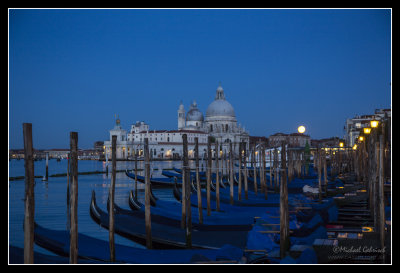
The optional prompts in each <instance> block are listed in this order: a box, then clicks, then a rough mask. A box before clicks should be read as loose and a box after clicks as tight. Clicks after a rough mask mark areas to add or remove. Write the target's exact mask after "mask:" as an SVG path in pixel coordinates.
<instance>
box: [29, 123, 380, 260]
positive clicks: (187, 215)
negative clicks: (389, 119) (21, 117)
mask: <svg viewBox="0 0 400 273" xmlns="http://www.w3.org/2000/svg"><path fill="white" fill-rule="evenodd" d="M382 126H384V125H382ZM383 131H384V130H383V129H382V132H383ZM23 136H24V152H25V218H24V263H34V261H33V243H34V238H33V236H34V208H35V203H34V165H33V143H32V124H31V123H24V124H23ZM182 139H183V162H182V164H183V166H182V174H183V176H182V219H181V227H182V228H183V229H185V230H186V245H187V248H191V247H192V242H191V229H192V222H191V217H192V216H191V201H190V195H191V181H190V177H191V176H190V168H189V163H188V162H189V157H188V141H187V135H186V134H183V135H182ZM385 139H386V138H385V136H384V135H383V134H379V131H378V130H375V131H373V132H372V134H371V135H370V136H369V137H368V138H367V140H366V141H365V142H363V144H362V145H361V147H360V148H359V149H357V150H356V151H353V150H344V151H340V150H339V151H336V152H335V153H332V151H331V152H330V154H329V156H330V166H331V177H334V176H336V175H340V174H343V173H344V172H355V174H356V176H357V181H363V182H364V183H365V184H366V185H367V189H368V192H369V206H370V208H371V210H372V212H373V215H374V223H375V228H376V230H378V231H380V234H381V243H382V244H384V228H385V226H384V225H385V222H384V203H383V200H384V198H383V183H384V182H383V181H384V177H385V173H384V168H383V167H384V164H385V163H384V162H385V160H386V161H387V160H388V155H387V150H388V149H387V145H388V144H387V143H385ZM207 147H208V151H207V154H208V156H207V170H206V177H207V184H206V191H207V215H208V216H209V215H211V178H212V170H216V172H215V173H216V181H217V183H216V206H217V207H216V209H217V211H219V210H220V199H219V195H220V183H219V181H220V179H222V176H223V172H222V175H221V177H220V169H221V170H223V161H222V162H221V166H220V165H219V153H218V152H216V153H215V155H216V156H215V168H213V167H212V150H211V137H209V138H208V144H207ZM281 147H282V148H281V151H280V153H281V155H287V156H281V158H280V160H279V157H278V150H277V149H276V148H275V149H274V150H273V152H272V150H271V151H270V181H269V184H270V187H272V188H274V189H275V191H276V192H277V191H278V190H279V192H280V246H281V257H284V256H285V253H286V251H287V250H288V247H289V210H288V188H287V183H288V182H289V183H290V181H292V180H293V179H294V177H295V176H297V177H302V178H303V177H304V175H308V161H307V155H306V154H305V153H304V151H300V150H293V149H292V150H290V149H288V150H286V143H285V142H282V146H281ZM385 147H386V152H385ZM219 148H220V146H219V143H218V141H216V142H215V151H219ZM229 148H230V150H229V160H227V157H226V156H225V157H223V158H222V157H221V159H225V170H226V173H225V176H226V177H227V178H228V177H229V179H228V180H229V186H230V203H231V204H233V203H234V187H233V186H234V183H233V181H234V175H235V169H234V153H233V151H232V143H230V147H229ZM258 149H259V150H258V151H256V146H255V145H254V146H253V147H252V151H251V153H252V162H251V164H252V166H253V167H254V169H253V171H254V173H253V177H254V192H255V194H257V192H258V189H257V188H258V185H257V179H256V178H257V165H258V166H259V176H260V186H261V189H260V190H261V193H264V195H265V199H267V198H268V190H267V188H268V187H267V181H266V168H265V165H266V164H265V163H266V162H265V158H266V156H265V146H264V145H262V144H261V143H260V145H258ZM77 151H78V133H77V132H71V133H70V156H69V158H68V172H67V180H68V184H67V207H68V223H69V229H70V263H77V258H78V222H77V206H78V153H77ZM198 151H199V149H198V138H197V137H196V138H195V150H194V152H195V170H196V178H195V179H196V187H197V194H198V196H197V200H198V210H199V213H198V214H199V223H203V211H202V204H201V185H200V174H199V153H198ZM239 151H240V152H239V176H238V200H241V198H242V176H243V178H244V179H243V180H244V181H243V184H244V192H245V199H248V181H247V180H248V179H247V178H248V172H249V170H248V168H247V153H246V145H245V143H244V142H242V143H240V146H239ZM256 153H257V154H259V155H260V156H258V159H259V160H258V162H257V160H256V158H257V156H256ZM327 155H328V154H327V153H326V151H325V150H323V149H317V151H316V152H315V153H314V166H316V168H317V169H318V182H319V183H318V184H319V200H320V201H321V200H322V193H323V190H322V170H323V172H324V186H325V190H324V191H325V193H326V189H327V184H328V181H327V158H326V157H327ZM144 161H145V168H144V171H145V226H146V247H147V248H148V249H151V248H152V239H151V238H152V237H151V212H150V154H149V144H148V139H147V138H145V139H144ZM279 163H280V164H279ZM220 167H221V168H220ZM46 170H47V168H46ZM135 170H136V171H137V160H136V162H135ZM46 176H47V175H46ZM115 177H116V136H113V137H112V176H111V185H110V191H109V199H110V202H109V204H110V208H109V217H110V219H109V223H110V225H109V242H110V261H115V243H114V195H115ZM273 178H274V179H273ZM135 191H136V194H137V180H136V179H135ZM136 196H137V195H136ZM382 247H383V245H382Z"/></svg>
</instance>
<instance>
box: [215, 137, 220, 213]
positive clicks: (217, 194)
mask: <svg viewBox="0 0 400 273" xmlns="http://www.w3.org/2000/svg"><path fill="white" fill-rule="evenodd" d="M218 157H219V147H218V141H217V140H216V141H215V173H216V175H215V183H216V185H215V195H216V201H217V204H216V205H217V207H216V209H217V211H219V210H220V205H219V179H220V178H219V162H218Z"/></svg>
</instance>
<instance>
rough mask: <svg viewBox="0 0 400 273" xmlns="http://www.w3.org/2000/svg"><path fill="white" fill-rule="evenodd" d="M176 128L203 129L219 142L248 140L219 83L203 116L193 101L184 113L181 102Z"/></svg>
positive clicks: (247, 135)
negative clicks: (212, 99) (213, 97)
mask: <svg viewBox="0 0 400 273" xmlns="http://www.w3.org/2000/svg"><path fill="white" fill-rule="evenodd" d="M178 130H196V131H203V132H205V133H208V134H209V135H211V136H213V137H215V139H216V140H218V142H219V143H229V142H233V143H238V142H241V141H244V142H246V143H248V141H249V134H248V133H247V132H246V131H245V130H244V129H243V128H242V127H240V126H239V125H238V124H237V120H236V115H235V110H234V109H233V107H232V105H231V104H230V103H229V102H228V101H227V100H226V98H225V94H224V89H223V88H222V86H221V85H219V86H218V88H217V91H216V94H215V99H214V101H213V102H211V103H210V105H209V106H208V108H207V110H206V116H205V118H204V117H203V114H202V113H201V111H200V110H199V109H198V108H197V103H196V102H195V101H194V102H193V103H192V105H190V109H189V111H188V112H187V113H186V114H185V108H184V106H183V104H182V102H181V104H180V105H179V109H178Z"/></svg>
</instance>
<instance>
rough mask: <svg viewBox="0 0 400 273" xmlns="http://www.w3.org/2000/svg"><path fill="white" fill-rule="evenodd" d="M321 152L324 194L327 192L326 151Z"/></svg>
mask: <svg viewBox="0 0 400 273" xmlns="http://www.w3.org/2000/svg"><path fill="white" fill-rule="evenodd" d="M322 153H323V157H322V159H323V162H324V188H325V189H324V191H325V194H327V193H328V167H327V165H326V152H325V151H323V152H322Z"/></svg>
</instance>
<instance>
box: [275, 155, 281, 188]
mask: <svg viewBox="0 0 400 273" xmlns="http://www.w3.org/2000/svg"><path fill="white" fill-rule="evenodd" d="M274 155H275V160H274V164H275V192H278V186H279V176H280V175H279V158H278V149H277V148H275V150H274Z"/></svg>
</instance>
